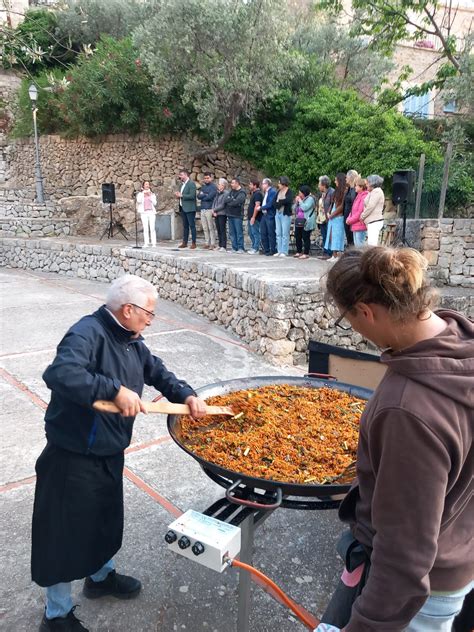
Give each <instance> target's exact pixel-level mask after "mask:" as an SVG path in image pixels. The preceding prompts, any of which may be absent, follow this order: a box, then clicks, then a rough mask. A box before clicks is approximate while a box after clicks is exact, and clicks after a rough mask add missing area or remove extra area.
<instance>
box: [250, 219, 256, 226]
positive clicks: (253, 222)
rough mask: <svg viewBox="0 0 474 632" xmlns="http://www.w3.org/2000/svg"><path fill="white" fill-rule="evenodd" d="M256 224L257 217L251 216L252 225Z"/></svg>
mask: <svg viewBox="0 0 474 632" xmlns="http://www.w3.org/2000/svg"><path fill="white" fill-rule="evenodd" d="M254 224H255V217H251V218H250V226H253V225H254Z"/></svg>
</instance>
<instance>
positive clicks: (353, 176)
mask: <svg viewBox="0 0 474 632" xmlns="http://www.w3.org/2000/svg"><path fill="white" fill-rule="evenodd" d="M357 178H360V173H358V172H357V171H356V170H355V169H349V171H348V172H347V173H346V179H347V181H348V183H349V184H354V182H355V181H356V180H357Z"/></svg>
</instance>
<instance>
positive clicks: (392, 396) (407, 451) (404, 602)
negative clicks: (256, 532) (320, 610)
mask: <svg viewBox="0 0 474 632" xmlns="http://www.w3.org/2000/svg"><path fill="white" fill-rule="evenodd" d="M437 315H438V316H440V317H441V318H443V320H445V321H446V325H447V326H446V329H445V330H443V331H442V332H441V333H440V334H439V335H438V336H435V337H434V338H430V339H428V340H423V341H421V342H419V343H417V344H416V345H414V346H412V347H410V348H408V349H404V350H403V351H399V352H385V353H383V354H382V358H381V360H382V362H383V363H384V364H386V365H387V372H386V374H385V376H384V378H383V380H382V382H381V383H380V385H379V387H378V388H377V390H376V391H375V393H374V395H373V396H372V398H371V399H370V401H369V403H368V404H367V407H366V409H365V411H364V414H363V416H362V419H361V428H360V438H359V447H358V453H357V481H356V483H355V484H354V486H353V487H352V489H351V491H350V492H349V494H348V495H347V496H346V498H345V499H344V501H343V503H342V505H341V508H340V512H339V515H340V518H341V519H342V520H343V521H345V522H349V523H350V525H351V529H352V532H353V534H354V536H355V537H356V538H357V539H358V540H359V542H361V543H362V544H364V545H365V546H366V547H368V548H370V549H371V550H372V555H371V568H370V573H369V578H368V581H367V584H366V585H365V587H364V589H363V591H362V593H361V595H360V596H359V597H358V598H357V600H356V601H355V603H354V605H353V608H352V616H351V619H350V622H349V624H348V625H347V626H346V628H345V630H346V631H347V632H372V631H377V632H379V631H380V630H384V631H386V630H390V632H399V631H402V630H404V629H405V627H406V626H407V625H408V623H409V622H410V620H411V619H412V618H413V617H414V616H415V614H416V613H417V612H418V611H419V610H420V608H421V607H422V605H423V604H424V602H425V601H426V599H427V598H428V596H429V595H430V593H431V592H436V591H442V592H448V591H456V590H459V589H461V588H463V587H464V586H466V585H467V584H469V582H470V581H471V580H472V579H473V577H474V537H473V536H474V489H473V475H474V445H473V434H474V323H473V322H472V321H470V320H468V319H467V318H465V317H464V316H462V315H461V314H458V313H456V312H453V311H450V310H440V311H439V312H437Z"/></svg>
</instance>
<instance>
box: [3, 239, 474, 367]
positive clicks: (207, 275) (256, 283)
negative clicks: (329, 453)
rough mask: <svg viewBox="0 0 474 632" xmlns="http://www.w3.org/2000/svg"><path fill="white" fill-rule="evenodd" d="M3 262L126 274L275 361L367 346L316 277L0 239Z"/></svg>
mask: <svg viewBox="0 0 474 632" xmlns="http://www.w3.org/2000/svg"><path fill="white" fill-rule="evenodd" d="M0 246H1V249H0V265H3V266H7V267H11V268H22V269H31V270H41V271H43V272H55V273H58V274H63V275H66V276H74V277H79V278H86V279H94V280H99V281H104V282H109V281H110V280H112V279H115V278H116V277H118V276H119V275H120V274H123V273H124V272H130V273H133V274H137V275H139V276H141V277H143V278H145V279H147V280H149V281H150V282H151V283H153V284H154V285H155V287H156V288H157V290H158V293H159V296H160V297H161V298H163V299H167V300H171V301H174V302H177V303H179V304H181V305H183V306H184V307H186V308H188V309H189V310H191V311H193V312H194V313H196V314H201V315H203V316H205V317H206V318H208V319H209V320H210V321H215V322H217V323H219V324H221V325H223V326H224V327H226V328H227V329H229V330H231V331H232V332H234V333H235V334H237V335H238V336H239V337H240V338H241V339H242V340H243V341H244V342H246V343H247V344H248V345H249V346H250V348H251V349H252V350H253V351H255V352H258V353H260V354H263V356H264V357H266V358H267V359H268V360H269V361H270V362H273V363H275V364H280V365H281V364H290V365H291V364H305V363H306V361H307V359H306V350H307V348H308V343H309V340H310V339H313V340H318V341H320V342H325V343H329V344H335V345H339V346H343V347H346V348H349V349H358V350H367V349H368V346H367V343H366V342H365V341H364V340H363V339H362V337H361V336H360V335H359V334H357V333H355V332H351V334H350V335H349V334H348V333H347V332H344V331H342V330H338V329H336V328H335V327H334V317H333V316H332V315H331V314H330V313H329V312H328V310H327V307H326V306H325V304H324V298H323V293H322V291H321V288H320V284H319V281H304V280H298V281H284V282H283V281H281V282H276V281H267V280H262V279H259V278H258V277H256V276H255V275H252V274H249V273H248V272H244V271H239V270H235V269H233V268H231V267H227V266H224V265H222V264H221V265H219V264H215V263H212V261H209V262H203V261H198V260H193V259H187V258H183V257H179V256H178V255H174V254H160V253H154V252H146V251H134V250H132V249H131V248H123V247H122V248H121V247H118V246H108V245H106V244H104V245H102V244H101V245H86V244H73V243H67V242H65V241H59V240H47V239H41V240H39V239H28V240H25V239H2V240H0ZM444 304H445V305H446V306H450V307H453V308H455V309H459V310H460V311H462V312H463V313H465V314H467V315H470V316H471V317H472V316H474V296H469V295H467V296H466V295H465V294H464V295H459V296H452V297H449V296H448V297H445V299H444Z"/></svg>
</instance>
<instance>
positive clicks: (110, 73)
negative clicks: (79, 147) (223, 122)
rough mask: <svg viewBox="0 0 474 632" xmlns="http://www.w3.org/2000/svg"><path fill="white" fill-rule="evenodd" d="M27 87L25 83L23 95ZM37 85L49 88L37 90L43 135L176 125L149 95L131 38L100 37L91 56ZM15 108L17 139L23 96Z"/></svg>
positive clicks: (25, 121) (24, 117) (26, 116)
mask: <svg viewBox="0 0 474 632" xmlns="http://www.w3.org/2000/svg"><path fill="white" fill-rule="evenodd" d="M29 83H30V81H25V87H24V88H23V92H22V95H25V94H26V91H27V85H28V84H29ZM38 83H39V86H40V87H44V86H45V85H48V86H49V89H48V90H44V89H43V90H40V91H39V94H40V98H39V102H38V106H39V107H38V115H39V119H38V122H39V127H40V130H41V131H42V132H57V131H61V132H63V133H65V134H66V135H69V136H78V135H85V136H96V135H99V134H108V133H114V132H123V131H127V132H129V133H132V134H133V133H136V132H139V131H141V130H144V129H148V130H149V131H151V132H152V133H158V132H161V131H164V130H169V129H173V126H175V125H176V121H175V120H174V119H173V118H172V117H171V113H170V112H169V111H168V109H167V108H166V104H164V103H162V102H160V99H159V97H158V96H157V95H156V94H155V93H154V90H153V81H152V78H151V76H150V74H149V73H148V71H147V69H146V67H144V65H143V64H142V61H141V60H140V58H139V57H138V51H137V50H136V48H135V47H134V46H133V44H132V41H131V39H130V38H125V39H123V40H120V41H117V40H115V39H113V38H111V37H103V38H102V39H101V40H100V41H99V43H98V44H97V49H96V51H95V53H94V54H93V55H87V54H85V53H81V54H80V55H79V57H78V63H77V64H76V65H75V66H73V67H71V69H70V70H69V71H68V72H67V73H66V74H64V75H62V74H58V73H45V74H43V75H42V76H41V77H40V78H39V80H38ZM20 108H21V111H22V114H20V116H19V118H18V122H17V126H16V129H15V134H16V135H20V134H22V133H24V132H25V131H26V130H27V129H29V125H31V123H30V122H29V121H31V113H30V112H29V111H28V110H29V104H28V102H27V101H26V100H25V98H23V96H20ZM53 112H54V115H53ZM48 113H49V114H48Z"/></svg>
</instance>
